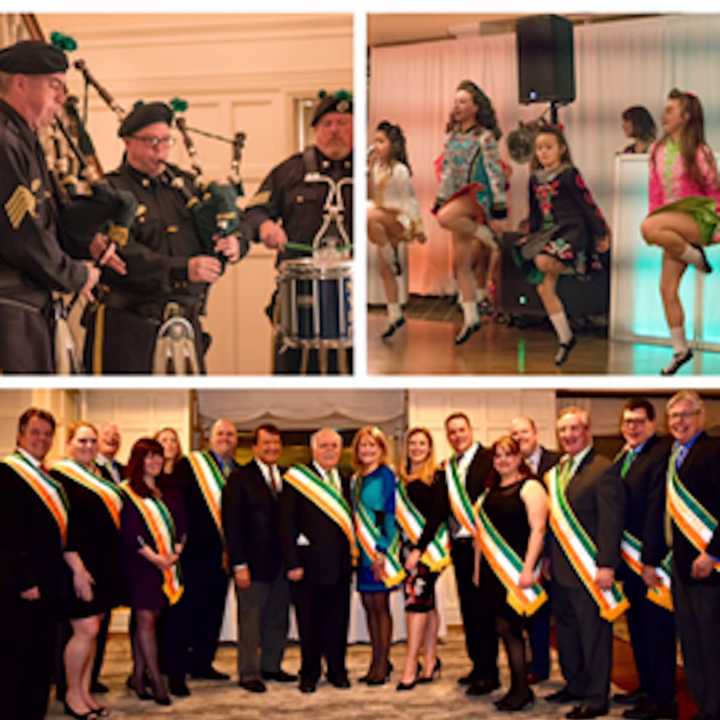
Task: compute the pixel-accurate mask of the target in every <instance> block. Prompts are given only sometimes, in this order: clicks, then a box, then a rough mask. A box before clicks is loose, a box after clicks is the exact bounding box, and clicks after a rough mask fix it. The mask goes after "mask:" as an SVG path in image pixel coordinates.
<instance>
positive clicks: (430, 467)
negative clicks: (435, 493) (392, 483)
mask: <svg viewBox="0 0 720 720" xmlns="http://www.w3.org/2000/svg"><path fill="white" fill-rule="evenodd" d="M413 435H424V436H425V437H426V438H427V441H428V443H429V445H430V447H429V451H428V456H427V458H426V459H425V462H424V463H423V464H422V466H421V467H420V471H419V472H418V473H416V474H414V475H410V459H409V458H408V445H409V443H410V438H411V437H412V436H413ZM436 470H437V465H436V463H435V443H434V442H433V437H432V433H431V432H430V431H429V430H428V429H427V428H426V427H421V426H419V425H418V426H416V427H413V428H410V429H409V430H408V431H407V432H406V433H405V442H404V443H403V463H402V467H401V468H400V479H401V480H402V482H403V483H404V484H405V485H407V484H408V483H409V482H410V481H411V480H420V481H421V482H424V483H425V484H426V485H432V483H433V480H434V479H435V471H436Z"/></svg>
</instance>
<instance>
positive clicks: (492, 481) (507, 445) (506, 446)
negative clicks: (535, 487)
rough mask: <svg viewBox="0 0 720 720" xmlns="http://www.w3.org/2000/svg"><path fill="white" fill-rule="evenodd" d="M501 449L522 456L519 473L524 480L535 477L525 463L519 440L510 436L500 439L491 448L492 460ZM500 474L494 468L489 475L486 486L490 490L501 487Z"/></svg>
mask: <svg viewBox="0 0 720 720" xmlns="http://www.w3.org/2000/svg"><path fill="white" fill-rule="evenodd" d="M498 448H500V449H501V450H505V452H508V453H510V454H511V455H520V458H521V459H520V465H518V472H519V473H520V476H521V477H522V479H523V480H526V479H527V478H530V477H532V476H533V473H532V470H530V468H529V466H528V464H527V463H526V462H525V458H524V457H523V456H522V454H521V452H520V443H518V441H517V440H514V439H513V438H512V437H511V436H510V435H503V436H502V437H500V438H498V439H497V440H496V441H495V442H494V443H493V444H492V445H491V446H490V459H491V460H493V459H494V458H495V452H496V451H497V449H498ZM500 481H501V478H500V473H499V472H498V471H497V470H496V469H495V467H493V469H492V470H491V471H490V472H489V473H488V476H487V480H486V483H485V484H486V485H487V487H489V488H494V487H497V486H498V485H500Z"/></svg>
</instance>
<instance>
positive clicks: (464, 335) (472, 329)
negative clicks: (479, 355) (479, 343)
mask: <svg viewBox="0 0 720 720" xmlns="http://www.w3.org/2000/svg"><path fill="white" fill-rule="evenodd" d="M481 327H482V325H481V324H480V322H479V321H478V322H475V323H473V324H472V325H463V327H462V330H460V334H459V335H458V336H457V337H456V338H455V344H456V345H462V344H463V343H466V342H467V341H468V340H469V339H470V338H471V337H472V336H473V335H474V334H475V333H476V332H477V331H478V330H479V329H480V328H481Z"/></svg>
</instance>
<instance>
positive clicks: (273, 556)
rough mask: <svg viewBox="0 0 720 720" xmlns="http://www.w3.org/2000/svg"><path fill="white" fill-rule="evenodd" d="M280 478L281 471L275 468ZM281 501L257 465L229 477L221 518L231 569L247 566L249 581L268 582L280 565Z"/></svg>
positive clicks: (242, 467) (236, 471)
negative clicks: (237, 566)
mask: <svg viewBox="0 0 720 720" xmlns="http://www.w3.org/2000/svg"><path fill="white" fill-rule="evenodd" d="M278 471H279V473H280V477H282V476H283V474H284V472H285V470H284V468H278ZM279 506H280V502H279V496H277V495H276V494H275V493H273V491H272V490H271V489H270V488H269V487H268V484H267V482H266V481H265V476H264V475H263V473H262V470H261V469H260V466H259V465H258V464H257V463H256V462H255V460H251V461H250V462H249V463H247V465H242V466H241V467H240V468H238V469H237V470H235V471H234V472H233V473H232V475H230V477H229V478H228V482H227V485H226V486H225V489H224V490H223V496H222V519H223V529H224V531H225V542H226V543H227V550H228V553H229V555H230V566H231V567H235V566H236V565H245V564H247V565H248V566H249V569H250V578H251V580H259V581H261V582H271V581H272V580H275V578H276V577H277V576H278V573H279V572H280V571H281V566H282V550H281V547H280V507H279Z"/></svg>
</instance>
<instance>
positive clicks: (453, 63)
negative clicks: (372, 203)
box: [368, 15, 720, 295]
mask: <svg viewBox="0 0 720 720" xmlns="http://www.w3.org/2000/svg"><path fill="white" fill-rule="evenodd" d="M719 35H720V16H718V15H677V16H675V15H671V16H661V17H654V18H642V19H636V20H625V21H619V22H611V23H602V24H593V25H586V26H577V27H576V28H575V73H576V91H577V92H576V94H577V98H576V100H575V102H574V103H573V104H572V105H570V106H568V107H567V108H562V109H561V110H560V121H561V122H562V123H563V124H564V126H565V130H566V134H567V137H568V141H569V144H570V148H571V151H572V155H573V160H574V162H575V164H576V165H577V166H578V168H580V170H581V172H582V173H583V175H584V176H585V179H586V181H587V183H588V185H589V187H590V189H591V190H592V192H593V194H594V196H595V199H596V200H597V202H598V204H599V205H600V207H601V208H602V210H603V212H604V214H605V218H606V220H607V221H608V223H609V224H612V217H613V215H612V213H613V200H612V171H613V156H614V154H615V152H617V151H618V150H619V149H621V148H622V147H623V146H624V145H625V144H626V143H627V141H626V140H625V138H624V136H623V134H622V130H621V118H620V114H621V113H622V111H623V110H624V109H625V108H626V107H628V106H630V105H645V106H646V107H647V108H648V109H649V110H650V112H651V113H652V114H653V116H654V117H655V120H656V122H657V123H658V125H659V124H660V117H661V113H662V108H663V106H664V103H665V98H666V97H667V93H668V92H669V90H670V89H671V88H673V87H675V86H677V87H679V88H681V89H683V90H688V91H690V92H693V93H695V94H696V95H697V96H698V97H699V98H700V99H701V101H702V103H703V106H704V109H705V123H706V134H707V139H708V141H709V143H710V144H711V145H712V146H713V147H714V148H715V149H716V150H718V149H720V83H718V82H717V78H716V70H717V68H718V67H720V43H718V42H717V38H718V36H719ZM464 78H470V79H472V80H473V81H474V82H476V83H477V84H478V85H479V86H480V87H482V88H483V90H485V92H486V93H487V94H488V95H489V96H490V98H491V99H492V101H493V105H494V106H495V110H496V112H497V115H498V120H499V123H500V127H501V128H502V130H503V133H504V136H503V137H504V138H505V137H506V136H507V134H508V133H509V132H510V131H511V130H512V129H513V128H515V127H516V126H517V123H518V121H519V120H529V119H532V118H535V117H537V116H538V115H540V113H541V112H542V110H543V109H544V107H545V106H543V105H531V106H522V105H519V103H518V99H517V92H518V90H517V88H518V81H517V60H516V47H515V35H514V34H512V35H499V36H491V37H474V38H468V39H458V40H448V41H441V42H433V43H421V44H414V45H404V46H398V47H387V48H376V49H373V50H372V53H371V56H370V100H369V122H370V125H369V128H368V132H369V133H372V131H373V129H374V128H375V126H376V125H377V123H378V122H379V121H380V120H383V119H388V120H390V121H392V122H394V123H399V124H400V125H401V126H402V127H403V129H404V131H405V133H406V136H407V138H408V150H409V155H410V162H411V164H412V168H413V173H414V175H413V179H414V182H415V189H416V191H417V193H418V197H419V199H420V204H421V207H422V208H423V210H424V212H423V221H424V222H425V225H426V231H427V234H428V237H429V242H428V243H427V244H426V245H425V246H419V245H417V244H415V245H413V247H412V248H411V250H410V292H412V293H418V294H427V295H437V294H449V293H451V292H453V291H454V287H455V282H454V279H453V277H452V267H451V257H450V238H449V236H448V234H447V233H446V232H445V231H442V230H441V229H440V228H439V227H438V225H437V223H436V222H435V220H434V218H433V216H432V215H431V213H430V207H431V206H432V204H433V201H434V198H435V193H436V188H437V181H436V178H435V173H434V168H433V161H434V159H435V158H436V157H437V156H438V155H439V154H440V152H441V151H442V143H443V138H444V127H445V122H446V120H447V116H448V112H449V109H450V106H451V103H452V98H453V95H454V92H455V88H456V87H457V84H458V82H459V81H460V80H462V79H464ZM502 153H503V156H504V157H505V159H507V160H509V156H508V154H507V150H506V148H505V145H504V142H503V145H502ZM512 167H513V175H512V179H511V193H510V198H509V202H510V224H511V226H512V227H515V226H516V225H517V223H518V222H519V220H521V219H522V218H523V217H524V216H525V214H526V212H527V166H519V165H516V164H514V163H513V165H512Z"/></svg>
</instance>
